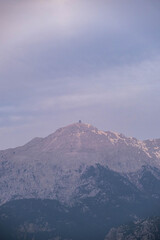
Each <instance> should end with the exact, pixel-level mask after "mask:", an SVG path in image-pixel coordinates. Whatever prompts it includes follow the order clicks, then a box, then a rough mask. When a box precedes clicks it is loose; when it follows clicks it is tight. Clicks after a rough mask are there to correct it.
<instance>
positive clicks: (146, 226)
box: [105, 217, 160, 240]
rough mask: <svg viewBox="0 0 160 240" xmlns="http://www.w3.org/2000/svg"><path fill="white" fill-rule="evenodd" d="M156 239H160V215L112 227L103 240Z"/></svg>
mask: <svg viewBox="0 0 160 240" xmlns="http://www.w3.org/2000/svg"><path fill="white" fill-rule="evenodd" d="M137 239H140V240H158V239H160V217H154V218H147V219H145V220H139V221H137V222H132V223H130V224H128V225H123V226H120V227H118V228H117V229H116V228H112V229H111V230H110V232H109V233H108V234H107V236H106V237H105V240H137Z"/></svg>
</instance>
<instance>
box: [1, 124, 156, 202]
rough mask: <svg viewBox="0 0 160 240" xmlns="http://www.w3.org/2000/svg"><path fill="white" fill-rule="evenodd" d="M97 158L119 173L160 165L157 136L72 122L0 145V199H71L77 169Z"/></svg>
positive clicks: (96, 161)
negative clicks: (15, 145) (135, 135)
mask: <svg viewBox="0 0 160 240" xmlns="http://www.w3.org/2000/svg"><path fill="white" fill-rule="evenodd" d="M96 164H100V165H102V166H104V167H109V168H110V169H111V170H113V171H116V172H119V173H123V174H128V173H133V172H137V171H139V170H140V169H141V168H142V166H151V167H156V168H157V169H160V140H153V141H144V142H142V141H139V140H137V139H135V138H127V137H125V136H124V135H122V134H118V133H113V132H104V131H99V130H98V129H97V128H95V127H93V126H91V125H89V124H83V123H76V124H71V125H69V126H67V127H64V128H61V129H58V130H57V131H56V132H55V133H53V134H51V135H49V136H48V137H46V138H35V139H33V140H32V141H30V142H29V143H27V144H26V145H24V146H22V147H18V148H14V149H7V150H3V151H0V189H1V197H0V203H1V204H3V203H5V202H7V201H9V200H11V199H12V200H13V199H23V198H24V197H25V198H34V197H36V198H50V199H58V200H60V201H62V202H67V201H68V202H70V200H71V199H72V198H73V196H74V195H75V194H76V189H77V187H79V186H80V185H81V180H80V177H81V175H82V173H84V172H85V171H86V168H87V167H89V166H95V165H96ZM132 176H133V174H132ZM158 177H159V175H158ZM130 179H131V178H130ZM133 181H134V179H133ZM62 189H63V191H62ZM95 191H98V189H97V190H95Z"/></svg>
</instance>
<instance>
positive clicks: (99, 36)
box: [0, 0, 160, 149]
mask: <svg viewBox="0 0 160 240" xmlns="http://www.w3.org/2000/svg"><path fill="white" fill-rule="evenodd" d="M159 12H160V1H159V0H96V1H95V0H27V1H26V0H5V1H4V0H0V149H6V148H10V147H16V146H19V145H23V144H25V143H26V142H28V141H29V140H31V139H32V138H34V137H45V136H47V135H49V134H50V133H52V132H54V131H55V130H56V129H58V128H59V127H63V126H66V125H68V124H71V123H74V122H78V121H79V120H80V119H81V120H82V122H84V123H90V124H92V125H94V126H96V127H97V128H99V129H101V130H106V131H115V132H119V133H123V134H125V135H126V136H133V137H136V138H138V139H142V140H143V139H148V138H150V139H153V138H160V127H159V123H160V25H159V23H160V14H159Z"/></svg>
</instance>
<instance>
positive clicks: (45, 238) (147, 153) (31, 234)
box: [0, 123, 160, 240]
mask: <svg viewBox="0 0 160 240" xmlns="http://www.w3.org/2000/svg"><path fill="white" fill-rule="evenodd" d="M0 189H1V195H0V226H3V227H1V228H0V231H1V232H2V233H3V234H6V233H8V232H9V236H8V239H12V238H13V239H14V237H15V236H16V239H19V240H21V239H25V240H26V239H28V240H30V239H32V238H33V239H34V240H49V239H50V240H51V239H74V240H81V239H86V240H89V239H92V240H93V239H95V240H100V239H104V238H105V235H106V234H107V232H108V231H109V230H110V229H111V228H113V227H118V226H119V225H121V224H125V223H127V222H129V221H133V220H137V219H140V218H145V217H148V216H156V215H157V214H160V211H159V210H160V208H159V207H160V204H159V202H160V139H157V140H146V141H139V140H137V139H136V138H132V137H125V136H124V135H123V134H119V133H115V132H110V131H100V130H98V129H97V128H95V127H93V126H91V125H89V124H83V123H74V124H71V125H69V126H67V127H63V128H60V129H58V130H57V131H56V132H55V133H53V134H51V135H49V136H48V137H46V138H35V139H33V140H31V141H30V142H29V143H27V144H25V145H24V146H21V147H17V148H12V149H7V150H3V151H0ZM8 226H10V231H5V233H4V231H3V229H8ZM6 239H7V236H6Z"/></svg>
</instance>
